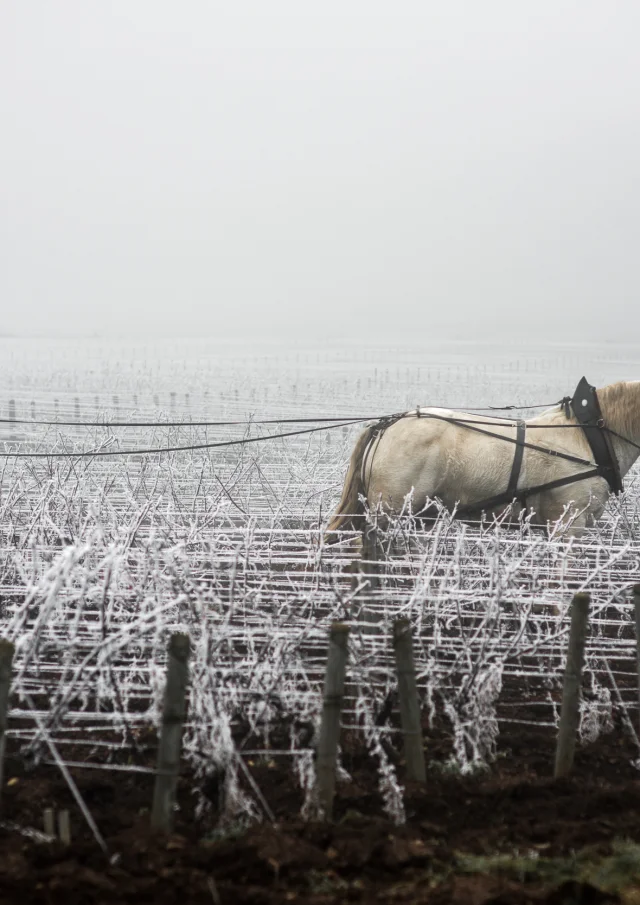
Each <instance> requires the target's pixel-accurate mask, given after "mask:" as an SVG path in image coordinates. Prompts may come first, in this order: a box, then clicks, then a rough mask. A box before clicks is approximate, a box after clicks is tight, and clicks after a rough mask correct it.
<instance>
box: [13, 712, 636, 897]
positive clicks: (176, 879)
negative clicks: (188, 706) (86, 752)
mask: <svg viewBox="0 0 640 905" xmlns="http://www.w3.org/2000/svg"><path fill="white" fill-rule="evenodd" d="M152 741H153V740H152V739H150V744H149V748H148V763H149V764H152V763H153V756H152V752H153V745H152V744H151V742H152ZM450 744H451V742H450V739H449V737H448V735H447V732H446V728H444V727H441V728H440V729H439V730H433V731H431V732H427V733H426V737H425V750H426V752H427V755H428V760H429V764H430V766H429V768H428V781H427V784H426V787H424V788H422V787H416V786H407V787H406V790H405V792H406V794H405V806H406V813H407V822H406V824H404V825H403V826H395V825H394V824H393V823H392V822H390V821H389V820H388V819H387V818H385V817H384V816H383V814H384V811H383V808H382V801H381V798H380V794H379V792H378V789H377V775H376V770H375V766H374V764H373V762H372V761H371V759H370V758H369V757H368V756H367V755H366V754H365V752H363V751H362V750H360V749H359V748H358V743H357V740H356V739H355V738H354V739H352V740H351V743H350V741H349V739H346V740H344V744H343V751H344V760H343V763H344V766H345V768H346V769H347V770H348V771H349V773H350V776H351V779H350V781H348V782H341V783H339V784H338V787H337V798H336V806H335V819H334V823H333V824H332V825H328V824H322V823H305V822H304V821H302V820H301V819H300V817H299V809H300V806H301V803H302V795H301V792H300V790H299V789H298V788H297V786H296V783H295V779H294V777H293V773H292V770H291V766H290V761H289V759H288V758H278V757H274V758H273V759H272V760H267V759H264V760H263V761H260V762H257V761H253V762H252V765H251V766H250V769H251V773H252V775H253V777H254V779H255V781H256V782H257V784H258V785H259V787H260V789H261V791H262V793H263V795H264V797H265V799H266V801H267V802H268V804H269V806H270V808H271V810H272V811H273V813H274V815H275V818H276V824H275V825H272V824H271V823H270V822H269V821H267V820H265V821H264V822H263V823H262V824H258V825H254V826H253V827H252V828H249V829H248V830H238V829H236V830H235V831H234V829H233V828H230V829H229V831H228V832H227V834H226V836H225V835H223V836H222V837H220V836H219V835H218V836H216V834H215V832H214V831H213V828H214V826H215V824H216V819H217V815H216V813H215V811H216V806H217V804H218V801H217V797H218V792H217V786H218V785H219V783H216V779H215V777H212V778H211V779H210V781H209V786H208V788H207V792H208V794H209V795H210V797H211V799H212V810H211V813H210V814H209V815H208V816H207V817H205V818H202V819H200V820H196V818H195V816H194V809H195V800H196V799H195V796H194V794H193V786H194V782H193V779H192V777H191V776H189V774H188V772H187V771H186V770H185V773H184V775H183V776H182V777H181V779H180V782H179V788H178V801H179V810H178V811H177V813H176V820H175V827H174V832H173V834H172V835H170V836H165V837H158V836H153V835H152V834H151V833H150V832H149V829H148V823H149V805H150V802H151V794H152V785H153V780H152V777H151V776H149V775H145V774H132V773H112V772H108V771H99V770H88V769H74V770H73V771H72V772H73V776H74V779H75V781H76V783H77V785H78V787H79V789H80V791H81V794H82V796H83V798H84V800H85V802H86V804H87V805H88V807H89V809H90V811H91V813H92V815H93V817H94V819H95V821H96V823H97V825H98V827H99V828H100V831H101V833H102V835H103V836H104V838H105V839H106V841H107V844H108V848H109V856H108V857H107V856H105V855H104V854H103V852H102V851H101V849H100V848H99V847H98V845H97V844H96V842H95V840H94V838H93V836H92V835H91V832H90V830H89V829H88V827H87V825H86V823H85V822H84V820H83V818H82V815H81V813H80V811H79V809H78V807H77V805H75V803H74V801H73V798H72V797H71V794H70V792H69V789H68V787H67V785H66V783H65V781H64V778H63V777H62V775H61V773H60V771H59V770H58V769H57V768H56V767H54V766H46V765H43V764H41V765H39V766H38V767H36V768H35V769H33V770H32V771H27V770H25V768H24V766H23V764H22V761H21V759H20V758H19V757H17V756H16V755H15V754H13V755H12V754H11V752H9V754H8V756H7V760H6V770H5V787H4V789H3V790H2V794H3V815H2V818H3V820H4V821H5V823H4V826H5V828H4V829H2V830H0V905H5V903H9V902H11V903H13V902H21V903H24V905H28V903H38V905H40V903H42V905H59V903H60V905H81V903H82V905H85V903H86V905H91V903H125V902H136V903H140V905H142V903H147V902H148V903H154V905H164V903H167V905H169V903H176V902H180V903H182V902H184V903H186V902H194V903H202V905H205V903H206V905H212V903H213V905H232V903H247V905H249V903H252V905H263V903H264V905H271V903H279V902H300V903H302V902H304V903H309V905H320V903H333V902H362V903H368V902H383V903H396V902H397V903H400V902H404V903H409V902H429V903H459V905H487V903H495V905H498V903H502V905H510V903H514V905H518V903H529V902H532V903H533V902H536V903H538V902H546V903H564V902H566V903H569V902H591V903H596V902H625V903H629V905H630V903H634V902H636V903H640V864H639V865H638V867H637V877H636V867H634V866H633V865H632V869H631V873H630V876H629V877H628V878H627V881H626V882H625V884H624V890H621V889H620V888H617V887H616V884H615V883H614V884H613V885H612V884H611V883H610V882H609V883H608V884H607V883H597V882H591V881H589V880H585V879H584V878H583V877H584V870H582V874H581V873H580V871H579V870H573V869H571V864H572V863H573V862H574V861H575V859H576V857H577V858H578V859H579V860H580V863H581V864H582V865H583V866H584V865H585V864H586V865H589V863H592V864H593V865H595V864H596V863H598V862H599V861H601V860H602V859H606V858H607V856H608V855H610V853H611V852H612V851H613V850H614V849H615V845H616V840H621V839H622V840H632V841H635V842H640V772H638V770H637V769H636V768H635V767H634V766H633V764H632V761H633V760H634V759H636V758H637V757H638V752H637V750H636V749H635V747H634V743H633V742H632V741H631V739H630V737H629V735H628V734H626V733H624V732H623V731H622V729H621V728H620V727H618V728H616V729H615V730H614V731H613V732H611V733H609V734H608V735H605V736H601V737H600V739H599V740H598V741H597V742H595V743H594V744H591V745H588V746H584V747H580V748H579V749H578V752H577V757H576V765H575V770H574V773H573V775H572V776H571V778H570V779H564V780H560V781H554V780H553V779H552V778H551V774H552V767H553V753H554V739H553V734H552V733H550V732H549V730H548V729H547V730H546V731H542V730H535V729H534V728H529V727H524V728H523V727H521V726H518V727H516V726H512V727H511V728H510V727H509V726H505V727H504V728H503V730H502V733H501V737H500V748H499V753H498V757H497V759H496V761H495V763H494V765H493V766H492V768H491V770H490V771H488V772H484V773H481V774H479V775H476V776H474V777H471V778H462V777H460V776H459V775H455V774H452V773H448V772H447V771H446V770H443V769H442V764H443V763H444V761H445V760H446V757H447V754H448V752H449V750H450ZM392 754H393V752H392ZM67 756H68V757H69V759H72V755H71V754H69V753H68V752H67ZM394 756H395V759H396V761H397V764H398V773H399V776H400V779H401V780H402V761H401V755H400V754H395V755H394ZM247 791H250V790H249V788H247ZM46 807H53V808H58V809H59V808H69V810H70V811H71V822H72V835H73V839H72V843H71V846H70V847H68V848H66V847H64V846H63V845H62V844H61V843H60V842H54V843H51V842H42V841H41V842H38V841H34V840H32V839H29V838H26V837H25V836H24V835H22V834H21V833H20V832H18V831H17V830H16V828H15V827H12V828H7V825H8V823H9V822H12V823H14V824H17V825H18V826H20V827H23V828H24V827H34V828H37V829H41V828H42V814H43V809H44V808H46ZM496 853H507V854H509V855H514V854H516V855H518V854H519V855H525V856H526V857H527V858H528V859H529V861H528V863H529V864H530V863H531V861H532V859H533V863H536V859H537V860H538V861H539V862H540V864H541V865H545V864H546V865H549V864H555V863H556V862H558V863H560V862H559V859H560V858H562V859H563V860H562V865H563V866H564V867H566V866H567V865H569V868H570V869H569V870H568V872H565V873H563V872H562V871H560V872H559V873H558V872H557V871H556V873H554V872H553V871H550V870H547V871H546V873H545V872H544V871H542V870H540V871H538V870H531V869H530V867H529V868H527V869H524V868H523V869H522V870H520V871H519V872H518V871H516V872H515V874H514V871H513V870H509V869H499V870H496V869H495V865H494V864H493V862H492V863H491V864H490V863H489V862H490V859H491V858H495V855H496ZM469 856H471V857H469ZM483 858H485V859H489V860H488V861H487V863H486V864H485V861H483ZM572 859H573V860H572ZM492 864H493V866H492ZM636 884H637V885H636Z"/></svg>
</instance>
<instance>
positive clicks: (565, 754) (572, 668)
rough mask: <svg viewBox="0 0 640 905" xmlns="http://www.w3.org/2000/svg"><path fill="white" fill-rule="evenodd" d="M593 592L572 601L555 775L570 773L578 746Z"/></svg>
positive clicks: (577, 595) (577, 596) (576, 597)
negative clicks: (581, 687) (588, 623)
mask: <svg viewBox="0 0 640 905" xmlns="http://www.w3.org/2000/svg"><path fill="white" fill-rule="evenodd" d="M590 599H591V598H590V596H589V594H576V595H575V596H574V598H573V600H572V601H571V628H570V629H569V646H568V649H567V664H566V667H565V671H564V685H563V689H562V708H561V710H560V725H559V726H558V741H557V747H556V763H555V771H554V776H555V778H556V779H557V778H558V777H560V776H568V774H569V773H570V772H571V768H572V767H573V757H574V753H575V748H576V733H577V731H578V722H579V716H580V685H581V682H582V667H583V665H584V648H585V643H586V640H587V622H588V619H589V603H590Z"/></svg>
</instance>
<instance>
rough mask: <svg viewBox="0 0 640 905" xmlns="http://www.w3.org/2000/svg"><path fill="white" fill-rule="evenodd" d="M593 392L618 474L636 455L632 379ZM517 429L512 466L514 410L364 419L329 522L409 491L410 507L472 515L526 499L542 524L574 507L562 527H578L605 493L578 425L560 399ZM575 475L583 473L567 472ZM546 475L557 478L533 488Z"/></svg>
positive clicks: (637, 420)
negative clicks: (434, 504)
mask: <svg viewBox="0 0 640 905" xmlns="http://www.w3.org/2000/svg"><path fill="white" fill-rule="evenodd" d="M587 386H588V385H587ZM590 389H593V388H590ZM597 400H598V401H599V403H600V410H601V413H602V419H603V420H602V421H600V422H599V424H598V429H599V430H600V432H601V433H602V434H603V435H604V432H606V435H607V437H608V440H607V443H608V444H609V447H610V449H611V448H612V451H613V453H614V454H615V459H616V460H617V468H618V469H619V476H620V478H622V477H624V475H626V473H627V472H628V471H629V469H630V468H631V466H632V465H633V463H634V462H635V461H636V459H637V458H638V456H639V455H640V381H632V382H621V383H614V384H610V385H609V386H606V387H603V388H602V389H599V390H598V391H597ZM574 402H575V400H574ZM583 404H584V405H586V402H585V403H583ZM474 425H475V426H474ZM525 428H526V432H525V435H524V436H525V437H526V439H525V440H524V443H522V442H521V443H520V450H521V454H522V459H521V462H520V463H519V471H518V473H517V474H514V451H515V450H516V449H517V448H518V443H517V441H518V439H520V440H522V433H520V434H518V427H517V422H516V421H514V420H513V419H508V418H493V417H487V416H484V415H478V414H471V413H464V412H456V411H452V410H450V409H439V408H427V409H423V410H419V409H418V410H416V411H415V412H408V413H407V414H405V415H403V416H401V417H399V418H398V419H397V420H394V421H392V422H391V423H390V424H389V426H387V427H385V428H384V429H382V430H381V429H380V425H379V424H378V423H376V424H372V425H370V426H368V427H367V428H365V430H364V431H363V432H362V433H361V434H360V437H359V438H358V440H357V442H356V445H355V448H354V450H353V453H352V455H351V462H350V464H349V469H348V472H347V476H346V480H345V484H344V489H343V491H342V498H341V500H340V503H339V505H338V508H337V510H336V513H335V514H334V516H333V518H332V520H331V522H330V523H329V526H328V530H329V531H338V530H340V529H346V528H356V527H358V528H359V527H362V524H363V518H362V516H363V513H364V511H365V504H366V505H368V506H369V507H370V508H371V509H375V508H376V507H379V508H380V509H381V510H382V512H383V513H387V514H389V515H393V514H399V513H400V512H401V511H402V510H403V506H405V501H406V499H407V497H408V495H409V494H411V508H412V511H413V513H414V514H418V513H419V512H420V511H421V510H423V509H424V508H425V507H426V506H427V504H428V502H429V501H430V500H434V499H436V500H439V501H440V502H441V503H442V504H444V506H445V507H446V508H448V509H450V510H451V511H454V510H456V511H457V513H458V514H460V515H461V516H464V515H466V514H467V513H471V512H475V513H476V514H475V517H476V518H477V517H478V516H479V515H480V513H481V512H482V511H485V512H486V513H487V514H499V513H500V512H503V511H504V509H505V508H506V506H508V505H509V504H512V505H513V514H514V516H517V515H518V513H519V512H520V511H521V510H522V508H524V507H526V509H527V511H528V512H531V513H533V516H532V521H533V522H534V523H535V524H539V525H543V526H547V525H549V524H550V523H556V522H557V521H558V520H559V519H560V518H561V517H562V516H563V515H565V514H566V513H567V511H573V518H572V519H571V523H570V528H569V529H568V530H569V532H570V533H571V534H574V535H579V534H580V533H582V532H583V531H584V530H585V528H587V527H590V526H591V525H593V523H594V522H595V520H596V519H598V518H599V517H600V516H601V515H602V512H603V510H604V508H605V505H606V503H607V499H608V498H609V494H610V492H611V488H610V484H609V483H608V481H607V480H606V478H605V477H603V476H601V475H599V474H596V473H595V470H594V467H595V465H596V463H595V462H594V456H593V453H592V450H591V447H590V445H589V443H588V441H587V438H586V435H585V432H584V430H583V429H582V427H581V426H580V424H579V422H578V419H577V418H576V416H575V414H574V413H573V412H570V411H569V409H568V405H566V404H559V405H557V406H555V407H553V408H551V409H549V410H547V411H545V412H544V413H543V414H541V415H539V416H538V417H535V418H532V419H531V420H529V421H526V422H525ZM519 456H520V453H518V458H519ZM581 474H585V475H590V476H589V477H586V478H584V479H579V480H575V481H573V477H577V476H578V475H581ZM563 479H568V481H570V483H564V484H562V481H563ZM553 482H557V483H558V484H560V485H561V486H556V487H551V488H549V487H546V489H540V488H541V487H544V486H545V485H548V484H550V483H553ZM508 488H509V496H510V499H508V500H507V499H504V497H505V496H506V492H507V489H508ZM528 490H530V491H531V492H527V491H528ZM511 491H513V494H512V495H511ZM500 497H502V499H499V500H498V501H497V502H496V499H495V498H500ZM492 498H494V502H495V505H491V502H492ZM485 501H486V502H487V506H486V507H485V506H484V505H483V503H484V502H485Z"/></svg>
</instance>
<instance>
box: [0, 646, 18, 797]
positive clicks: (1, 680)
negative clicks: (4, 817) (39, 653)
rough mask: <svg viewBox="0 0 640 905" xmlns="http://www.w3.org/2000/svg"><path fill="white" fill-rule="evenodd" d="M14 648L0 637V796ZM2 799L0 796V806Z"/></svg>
mask: <svg viewBox="0 0 640 905" xmlns="http://www.w3.org/2000/svg"><path fill="white" fill-rule="evenodd" d="M14 651H15V648H14V646H13V644H12V643H11V641H7V640H6V638H0V796H1V794H2V789H3V788H4V749H5V747H6V744H7V723H8V713H9V692H10V690H11V667H12V664H13V654H14ZM1 806H2V799H1V797H0V807H1Z"/></svg>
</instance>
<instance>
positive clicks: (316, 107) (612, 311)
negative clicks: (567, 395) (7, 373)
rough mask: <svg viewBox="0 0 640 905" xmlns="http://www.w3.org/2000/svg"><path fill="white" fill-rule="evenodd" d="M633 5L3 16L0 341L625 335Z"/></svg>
mask: <svg viewBox="0 0 640 905" xmlns="http://www.w3.org/2000/svg"><path fill="white" fill-rule="evenodd" d="M638 34H640V6H639V5H638V4H637V3H635V2H617V3H616V2H611V3H604V2H602V0H599V2H580V3H578V2H567V0H553V2H541V3H536V4H521V3H513V2H498V0H487V2H484V3H477V2H462V3H460V2H447V3H442V2H438V3H436V2H398V3H393V4H392V3H388V2H385V3H381V2H372V0H367V2H364V0H353V2H345V0H340V2H338V0H323V2H322V3H307V2H302V3H301V2H299V0H296V2H294V0H271V2H269V3H264V2H255V0H250V2H234V3H221V2H194V0H191V2H181V3H176V2H173V3H169V2H158V0H153V2H151V0H114V2H106V0H105V2H99V3H97V2H89V3H87V2H86V0H82V2H81V0H59V2H58V0H57V2H55V3H54V2H50V0H49V2H45V0H34V2H29V3H25V2H23V0H5V2H3V3H2V5H1V6H0V121H1V123H2V127H1V128H2V140H1V141H0V172H1V173H2V182H1V208H0V211H1V213H0V310H1V318H0V333H4V334H18V335H26V334H28V335H39V336H53V335H95V334H97V335H114V336H119V335H128V336H143V335H144V336H179V335H183V336H199V337H202V336H210V337H227V336H228V337H236V338H237V337H241V336H247V337H254V338H255V337H259V338H262V337H280V338H284V339H285V340H286V341H290V342H298V341H301V340H309V339H310V338H312V339H313V340H314V341H316V340H318V339H322V338H323V337H326V338H327V339H329V338H335V337H338V336H340V335H342V336H344V337H346V338H351V339H352V340H353V342H359V341H362V340H364V339H366V340H372V339H380V338H387V337H390V336H395V337H403V336H407V335H410V337H411V339H412V340H413V341H419V342H424V344H425V348H426V347H428V344H429V343H430V342H432V341H433V339H434V337H440V336H449V337H456V338H462V339H469V338H490V337H492V336H495V335H497V336H505V337H523V336H525V337H527V338H529V337H532V336H538V337H540V338H545V337H546V338H551V339H554V340H558V341H570V340H602V339H605V340H613V339H619V338H624V339H627V340H634V339H635V338H636V337H637V327H638V321H639V315H638V289H639V284H640V272H639V264H638V261H639V257H638V239H639V232H640V230H639V226H640V213H639V211H640V203H639V202H640V186H639V169H638V161H639V160H640V116H639V109H638V108H639V91H638V86H639V85H640V55H639V54H638Z"/></svg>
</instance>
